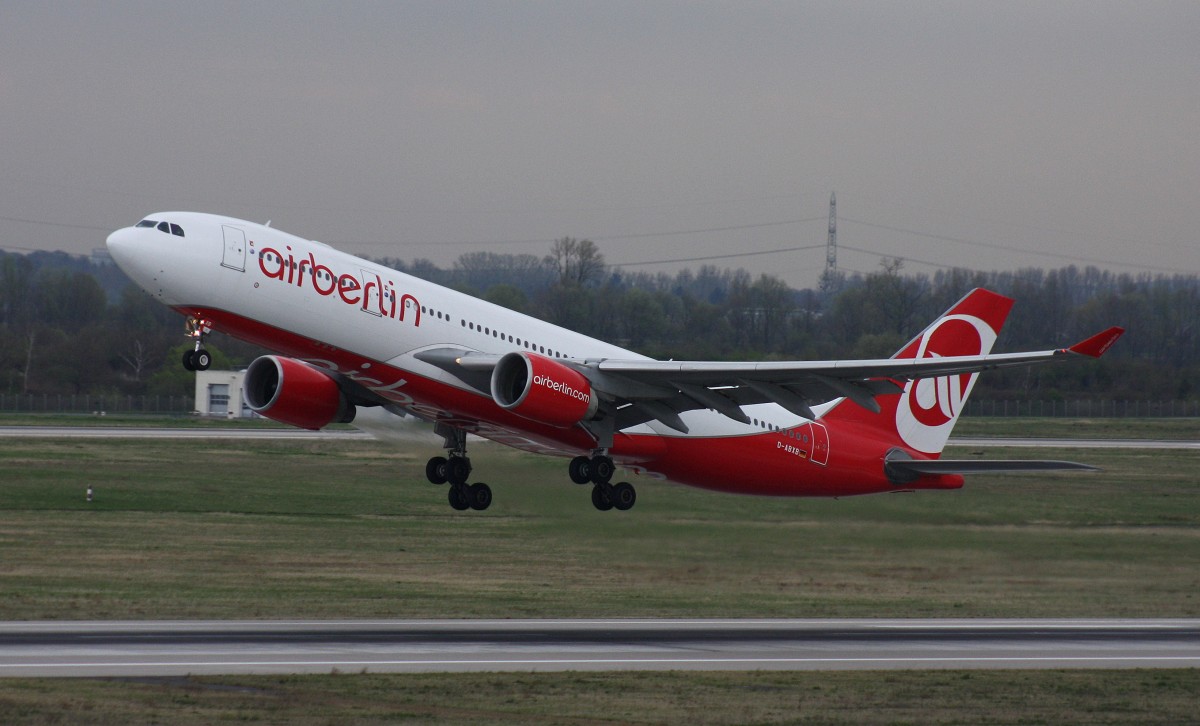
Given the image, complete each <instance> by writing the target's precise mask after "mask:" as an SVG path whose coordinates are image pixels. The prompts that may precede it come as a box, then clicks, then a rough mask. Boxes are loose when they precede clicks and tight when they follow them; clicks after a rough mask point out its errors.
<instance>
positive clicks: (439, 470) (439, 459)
mask: <svg viewBox="0 0 1200 726" xmlns="http://www.w3.org/2000/svg"><path fill="white" fill-rule="evenodd" d="M449 463H450V462H448V461H446V457H444V456H435V457H433V458H432V459H430V460H429V463H427V464H426V465H425V478H426V479H428V480H429V483H430V484H445V483H446V482H447V481H449V477H448V476H447V475H446V468H447V466H446V465H447V464H449Z"/></svg>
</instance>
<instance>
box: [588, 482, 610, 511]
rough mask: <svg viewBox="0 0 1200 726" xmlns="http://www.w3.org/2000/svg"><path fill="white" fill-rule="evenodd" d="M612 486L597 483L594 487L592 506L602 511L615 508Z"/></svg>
mask: <svg viewBox="0 0 1200 726" xmlns="http://www.w3.org/2000/svg"><path fill="white" fill-rule="evenodd" d="M612 489H613V488H612V487H611V486H609V485H608V484H597V485H596V486H594V487H592V506H593V507H595V508H596V509H599V510H600V511H601V512H607V511H608V510H610V509H612V508H613V497H612Z"/></svg>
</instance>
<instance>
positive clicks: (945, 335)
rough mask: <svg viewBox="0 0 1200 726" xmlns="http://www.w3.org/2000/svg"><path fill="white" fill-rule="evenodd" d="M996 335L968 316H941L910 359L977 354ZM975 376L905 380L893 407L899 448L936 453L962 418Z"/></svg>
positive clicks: (990, 347)
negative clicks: (898, 436) (904, 445)
mask: <svg viewBox="0 0 1200 726" xmlns="http://www.w3.org/2000/svg"><path fill="white" fill-rule="evenodd" d="M995 342H996V331H994V330H992V329H991V327H990V326H989V325H988V324H987V323H985V322H983V321H982V320H980V319H979V318H977V317H975V316H973V315H947V316H946V317H944V318H942V319H941V320H939V321H937V323H936V324H934V325H933V326H932V327H931V328H930V329H929V330H927V331H926V332H925V334H924V335H922V336H921V340H920V342H919V344H918V347H917V350H916V355H914V356H913V357H914V358H944V357H948V356H960V355H981V354H984V353H987V352H989V351H991V349H992V344H993V343H995ZM978 375H979V374H978V373H963V374H960V375H952V376H941V377H939V378H922V379H919V380H915V381H909V382H908V385H906V386H905V387H904V393H902V394H901V395H900V402H899V404H898V405H897V406H896V430H897V431H898V432H899V433H900V438H902V439H903V440H904V443H906V444H908V445H909V446H911V447H913V448H914V449H916V450H918V451H923V452H925V453H928V454H936V453H939V452H941V450H942V448H943V447H944V446H945V445H946V440H947V439H948V438H950V430H951V429H952V428H954V422H955V421H957V420H958V415H959V414H960V413H962V410H963V408H964V407H965V406H966V403H967V396H969V395H970V394H971V387H972V386H974V385H975V379H976V378H977V377H978Z"/></svg>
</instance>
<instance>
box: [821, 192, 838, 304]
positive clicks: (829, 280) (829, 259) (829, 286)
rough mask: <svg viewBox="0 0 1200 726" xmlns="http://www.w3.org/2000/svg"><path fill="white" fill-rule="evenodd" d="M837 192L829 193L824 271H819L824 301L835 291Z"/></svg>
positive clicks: (836, 283) (827, 300)
mask: <svg viewBox="0 0 1200 726" xmlns="http://www.w3.org/2000/svg"><path fill="white" fill-rule="evenodd" d="M838 287H840V285H839V278H838V271H837V194H836V193H835V192H830V193H829V237H828V238H827V239H826V241H825V272H823V273H821V293H822V295H823V297H824V298H825V302H827V303H828V302H829V298H830V296H832V295H833V293H835V292H837V288H838Z"/></svg>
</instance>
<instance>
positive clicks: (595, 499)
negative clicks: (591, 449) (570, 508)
mask: <svg viewBox="0 0 1200 726" xmlns="http://www.w3.org/2000/svg"><path fill="white" fill-rule="evenodd" d="M616 471H617V467H616V465H615V464H614V463H613V460H612V459H610V458H609V457H607V456H605V455H604V454H602V453H600V454H596V455H595V456H592V457H587V456H576V457H575V458H574V459H571V465H570V467H569V468H568V473H569V474H570V476H571V481H573V482H575V483H576V484H591V485H592V506H594V507H595V508H596V509H599V510H600V511H601V512H607V511H608V510H610V509H618V510H621V511H625V510H627V509H631V508H632V507H633V505H634V503H636V502H637V490H635V489H634V488H633V485H632V484H630V483H629V482H619V483H617V484H612V483H611V481H612V478H613V474H615V473H616Z"/></svg>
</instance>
